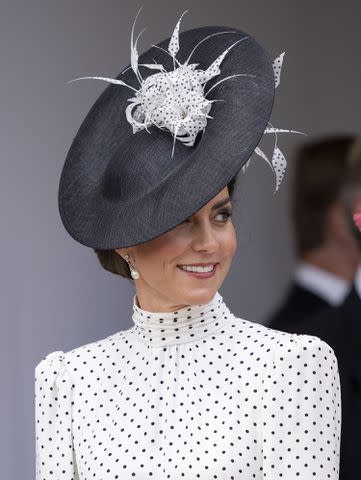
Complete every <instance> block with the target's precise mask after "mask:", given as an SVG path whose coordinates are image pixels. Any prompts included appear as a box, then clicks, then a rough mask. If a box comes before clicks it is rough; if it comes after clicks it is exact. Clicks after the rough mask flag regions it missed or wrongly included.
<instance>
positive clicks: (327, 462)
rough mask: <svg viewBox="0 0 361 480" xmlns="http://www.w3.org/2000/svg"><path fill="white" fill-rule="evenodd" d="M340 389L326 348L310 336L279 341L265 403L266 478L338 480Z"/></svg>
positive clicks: (334, 363)
mask: <svg viewBox="0 0 361 480" xmlns="http://www.w3.org/2000/svg"><path fill="white" fill-rule="evenodd" d="M340 441H341V388H340V377H339V371H338V363H337V358H336V356H335V354H334V351H333V349H332V348H331V347H330V346H329V345H328V343H326V342H324V341H323V340H321V339H320V338H319V337H316V336H313V335H306V334H301V335H297V334H287V335H285V336H284V337H283V336H282V338H281V339H280V340H279V341H278V344H277V346H276V348H275V351H274V356H273V362H270V364H269V370H268V372H267V375H266V379H265V383H264V390H263V398H262V454H263V463H262V470H263V478H265V479H267V480H280V479H282V478H283V479H284V480H296V479H297V480H303V479H312V478H314V479H317V480H338V478H339V460H340Z"/></svg>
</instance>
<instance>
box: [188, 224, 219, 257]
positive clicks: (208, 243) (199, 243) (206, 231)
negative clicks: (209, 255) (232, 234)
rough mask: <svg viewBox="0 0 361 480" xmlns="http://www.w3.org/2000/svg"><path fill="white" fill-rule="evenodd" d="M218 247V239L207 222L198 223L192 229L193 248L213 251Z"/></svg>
mask: <svg viewBox="0 0 361 480" xmlns="http://www.w3.org/2000/svg"><path fill="white" fill-rule="evenodd" d="M217 247H218V240H217V237H216V234H215V232H214V231H213V229H212V227H211V226H210V225H208V224H202V225H201V224H199V225H197V228H196V229H195V230H194V240H193V248H194V249H195V250H207V251H208V252H213V251H215V250H216V249H217Z"/></svg>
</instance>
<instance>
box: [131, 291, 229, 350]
mask: <svg viewBox="0 0 361 480" xmlns="http://www.w3.org/2000/svg"><path fill="white" fill-rule="evenodd" d="M136 300H137V299H136V295H134V296H133V315H132V320H133V322H134V327H133V328H132V331H133V332H134V333H135V334H137V335H138V337H139V340H140V341H142V342H143V343H145V344H147V345H149V346H153V347H161V346H165V345H175V344H180V343H187V342H191V341H195V340H199V339H202V338H205V337H207V336H208V335H211V334H214V333H215V332H216V331H217V330H219V329H221V328H222V327H225V326H226V325H227V324H229V323H230V322H231V319H233V314H232V313H231V312H230V310H229V309H228V307H227V305H226V304H225V303H224V301H223V297H222V295H221V294H220V293H219V292H218V291H217V292H216V294H215V295H214V297H213V298H212V300H211V301H210V302H209V303H206V304H201V305H187V306H186V307H183V308H181V309H179V310H176V311H174V312H148V311H147V310H143V309H142V308H140V307H139V306H138V305H137V301H136Z"/></svg>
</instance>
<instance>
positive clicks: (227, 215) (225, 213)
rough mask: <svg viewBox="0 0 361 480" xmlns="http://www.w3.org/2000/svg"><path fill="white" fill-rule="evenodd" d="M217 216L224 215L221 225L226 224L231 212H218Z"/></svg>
mask: <svg viewBox="0 0 361 480" xmlns="http://www.w3.org/2000/svg"><path fill="white" fill-rule="evenodd" d="M218 215H225V222H223V223H226V222H227V221H228V219H229V218H230V217H231V216H232V212H231V210H222V212H219V213H218ZM218 215H217V216H218Z"/></svg>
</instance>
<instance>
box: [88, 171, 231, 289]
mask: <svg viewBox="0 0 361 480" xmlns="http://www.w3.org/2000/svg"><path fill="white" fill-rule="evenodd" d="M237 176H238V175H235V176H234V177H233V178H232V179H231V180H230V182H229V183H228V184H227V187H228V193H229V197H230V199H231V200H232V198H233V194H234V190H235V185H236V182H237ZM94 252H95V253H96V255H97V257H98V260H99V262H100V265H101V266H102V267H103V268H104V269H105V270H107V271H108V272H111V273H114V274H115V275H120V276H122V277H124V278H127V279H128V280H130V282H131V283H133V282H134V280H133V278H132V277H131V275H130V268H129V265H128V263H127V262H126V261H125V260H124V259H123V258H122V257H121V256H120V255H118V253H117V252H116V251H115V250H114V249H111V250H99V249H94Z"/></svg>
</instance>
